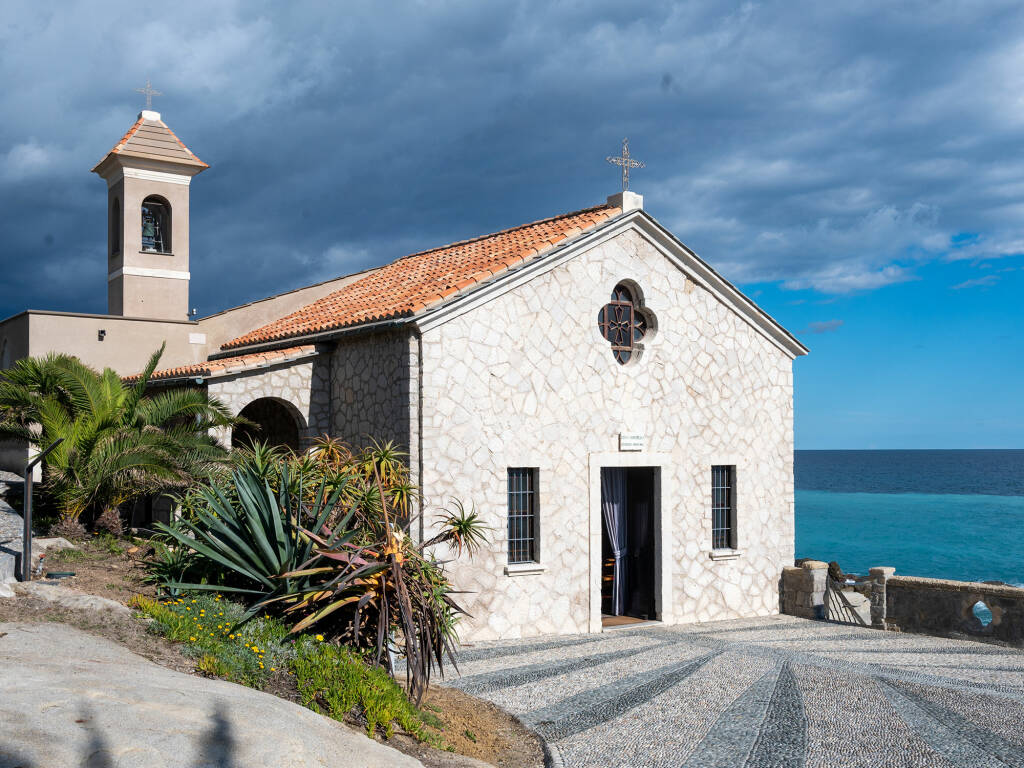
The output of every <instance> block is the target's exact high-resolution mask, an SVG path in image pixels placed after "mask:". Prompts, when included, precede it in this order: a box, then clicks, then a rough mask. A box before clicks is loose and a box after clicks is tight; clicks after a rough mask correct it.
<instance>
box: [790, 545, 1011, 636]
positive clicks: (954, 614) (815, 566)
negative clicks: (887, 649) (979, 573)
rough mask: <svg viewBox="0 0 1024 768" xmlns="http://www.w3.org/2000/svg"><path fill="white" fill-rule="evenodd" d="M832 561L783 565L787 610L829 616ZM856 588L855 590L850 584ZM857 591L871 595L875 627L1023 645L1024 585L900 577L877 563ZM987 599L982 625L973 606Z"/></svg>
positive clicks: (808, 614)
mask: <svg viewBox="0 0 1024 768" xmlns="http://www.w3.org/2000/svg"><path fill="white" fill-rule="evenodd" d="M827 576H828V565H827V564H825V563H823V562H821V561H818V560H808V561H806V562H804V563H803V564H802V565H801V566H799V567H787V568H783V570H782V580H781V594H780V605H781V609H782V613H786V614H789V615H791V616H801V617H803V618H806V619H818V620H823V619H825V618H826V595H825V591H826V588H827V584H828V579H827ZM851 589H854V588H853V587H851ZM856 591H858V592H860V593H862V594H867V595H868V596H869V598H870V600H871V626H873V627H875V628H876V629H889V630H894V631H897V632H921V633H924V634H932V635H942V636H952V637H970V638H974V639H978V640H989V641H995V642H1002V643H1006V644H1009V645H1015V646H1020V647H1024V589H1021V588H1019V587H1010V586H1005V585H999V584H982V583H979V582H971V581H948V580H945V579H924V578H915V577H911V576H896V575H895V569H894V568H872V569H871V570H870V572H869V577H868V580H867V581H866V582H863V583H861V584H858V585H857V587H856ZM979 602H981V603H984V604H985V605H986V606H987V607H988V609H989V610H990V611H991V612H992V620H991V621H990V622H989V623H988V624H982V622H981V620H980V619H979V618H978V617H977V616H976V615H975V614H974V606H975V604H977V603H979Z"/></svg>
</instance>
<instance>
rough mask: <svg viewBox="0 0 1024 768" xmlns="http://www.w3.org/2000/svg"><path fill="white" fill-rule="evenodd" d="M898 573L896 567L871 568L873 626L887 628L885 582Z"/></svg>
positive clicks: (869, 572)
mask: <svg viewBox="0 0 1024 768" xmlns="http://www.w3.org/2000/svg"><path fill="white" fill-rule="evenodd" d="M894 573H896V569H895V568H888V567H879V568H869V569H868V575H869V576H870V577H871V626H872V627H874V628H875V629H885V583H886V582H887V581H888V580H889V577H890V576H892V575H893V574H894Z"/></svg>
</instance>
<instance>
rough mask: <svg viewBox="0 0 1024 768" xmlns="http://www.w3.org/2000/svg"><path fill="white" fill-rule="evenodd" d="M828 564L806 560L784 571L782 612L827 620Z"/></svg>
mask: <svg viewBox="0 0 1024 768" xmlns="http://www.w3.org/2000/svg"><path fill="white" fill-rule="evenodd" d="M827 581H828V563H823V562H821V561H820V560H805V561H804V563H803V564H802V565H800V566H799V567H786V568H783V569H782V612H783V613H786V614H789V615H790V616H800V617H802V618H805V619H824V618H825V588H826V585H827Z"/></svg>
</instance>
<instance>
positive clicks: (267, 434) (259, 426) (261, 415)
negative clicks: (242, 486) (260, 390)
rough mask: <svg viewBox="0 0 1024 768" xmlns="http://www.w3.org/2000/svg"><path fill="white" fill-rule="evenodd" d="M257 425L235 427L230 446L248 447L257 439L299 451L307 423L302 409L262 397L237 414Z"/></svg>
mask: <svg viewBox="0 0 1024 768" xmlns="http://www.w3.org/2000/svg"><path fill="white" fill-rule="evenodd" d="M238 415H239V416H241V417H242V418H245V419H248V420H249V421H251V422H253V424H254V425H255V426H252V427H250V426H240V427H236V428H235V429H233V430H232V432H231V447H232V448H239V447H245V446H248V445H249V444H250V443H252V442H253V441H254V440H257V441H262V442H265V443H269V444H270V445H275V446H282V447H286V448H290V449H291V450H293V451H299V450H300V449H301V447H302V443H303V438H304V436H305V434H306V420H305V419H304V418H303V417H302V414H301V413H300V412H299V409H298V408H296V407H295V406H294V405H292V404H291V403H290V402H288V401H287V400H284V399H282V398H279V397H260V398H257V399H255V400H253V401H251V402H250V403H249V404H248V405H246V406H245V407H244V408H242V410H240V411H239V412H238Z"/></svg>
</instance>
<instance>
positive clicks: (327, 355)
mask: <svg viewBox="0 0 1024 768" xmlns="http://www.w3.org/2000/svg"><path fill="white" fill-rule="evenodd" d="M624 161H625V162H626V163H627V165H626V167H627V168H628V157H626V158H624ZM207 168H208V166H207V164H206V163H204V162H203V161H202V160H200V159H199V157H198V156H197V155H195V154H194V153H193V152H192V151H191V150H190V149H189V148H188V147H187V146H186V145H185V144H184V143H183V142H182V141H181V140H180V139H179V138H178V137H177V136H176V135H175V134H174V133H173V132H172V131H171V129H170V128H168V126H167V125H166V124H165V123H164V122H163V120H162V119H161V116H160V114H159V113H157V112H154V111H152V110H151V109H147V110H145V111H143V112H142V113H141V114H140V115H139V117H138V119H137V121H136V122H135V123H134V124H133V125H132V126H131V128H130V129H129V130H128V132H127V133H126V134H125V135H124V136H123V137H122V138H121V139H120V140H119V141H118V142H117V144H116V145H115V146H114V147H113V149H111V150H110V152H108V153H107V155H106V156H105V157H104V158H103V159H102V160H101V161H100V162H99V163H98V164H97V165H96V166H95V167H94V168H93V169H92V170H93V172H94V173H96V174H97V175H99V177H100V178H101V179H103V181H104V182H106V189H107V200H108V205H107V212H108V214H107V215H108V226H107V230H108V237H107V255H106V263H107V286H108V287H107V302H108V303H107V307H108V308H107V314H102V315H97V314H76V313H66V312H48V311H39V310H28V311H25V312H22V313H20V314H17V315H15V316H13V317H11V318H8V319H6V320H4V321H2V322H0V368H6V367H8V366H10V365H11V364H12V363H13V362H14V361H15V360H18V359H20V358H22V357H25V356H30V355H43V354H46V353H48V352H64V353H68V354H74V355H77V356H78V357H79V358H81V359H82V360H83V361H84V362H86V363H88V364H89V365H92V366H94V367H97V368H102V367H111V368H113V369H115V370H116V371H117V372H119V373H120V374H122V375H123V376H126V377H127V376H131V375H132V374H135V373H138V372H139V371H140V370H141V369H142V367H143V365H144V363H145V361H146V359H147V358H148V356H149V355H150V354H151V353H152V352H153V351H154V350H155V349H156V348H158V347H159V346H160V345H161V344H166V352H165V354H164V358H163V361H162V369H161V370H160V371H159V372H158V373H157V374H156V376H155V377H154V382H153V385H154V386H174V387H198V388H202V389H205V390H206V391H207V392H208V393H209V395H210V396H212V397H217V398H219V399H220V400H221V401H222V402H223V403H225V404H226V405H228V406H229V407H230V408H231V410H232V411H233V412H234V413H236V414H241V415H243V416H245V417H247V418H248V419H249V420H250V421H252V422H254V423H255V424H257V425H259V427H260V437H261V438H262V439H265V440H269V441H271V442H274V443H277V444H281V445H286V446H289V447H291V448H293V449H295V450H302V449H304V448H305V447H306V446H308V445H309V444H310V442H311V441H312V440H313V439H315V438H316V437H317V436H319V435H324V434H328V435H331V436H333V437H336V438H340V439H343V440H345V441H347V442H349V443H351V444H354V445H363V444H365V443H366V442H368V440H369V439H370V438H376V439H378V440H393V441H395V443H397V444H399V445H400V446H401V447H402V449H403V450H404V451H406V452H407V453H408V458H409V464H410V467H411V469H412V473H413V478H414V481H415V482H416V484H417V485H418V486H419V487H420V489H422V492H423V494H424V501H423V510H422V511H423V514H422V515H421V516H420V518H419V527H420V530H419V531H417V532H416V533H417V534H418V535H420V536H423V535H424V533H425V530H424V529H425V528H426V529H429V527H430V524H431V519H432V517H433V515H434V514H435V513H436V511H437V510H438V509H440V508H441V507H444V506H446V505H447V504H449V503H450V500H451V499H458V500H460V501H461V502H463V503H464V504H465V506H466V508H467V509H469V508H475V509H476V510H477V511H478V512H479V513H481V516H482V517H483V519H484V521H485V522H486V523H487V525H488V526H490V537H489V544H488V545H487V546H486V547H485V548H484V551H481V552H480V553H479V554H477V555H476V556H475V557H474V558H473V559H472V560H470V559H466V558H460V559H459V560H458V561H457V562H454V563H453V564H452V566H451V568H452V578H453V580H454V582H455V583H456V585H457V586H458V587H459V589H462V590H466V593H465V594H463V595H462V596H461V599H460V603H461V604H463V606H464V607H465V608H466V609H467V610H468V612H469V613H470V614H471V617H469V618H467V619H466V620H465V622H464V623H463V624H462V625H461V633H460V634H461V635H462V638H463V639H464V640H491V639H497V638H514V637H523V636H528V635H542V634H566V633H579V632H599V631H602V629H603V628H606V627H609V626H616V625H623V624H628V623H631V622H643V621H651V622H661V623H664V624H673V623H681V622H695V621H710V620H716V619H728V618H737V617H750V616H763V615H768V614H772V613H778V610H779V604H778V601H779V595H778V592H779V588H778V585H779V579H780V575H781V571H782V568H783V566H785V565H791V564H792V561H793V549H794V538H793V537H794V529H793V503H794V491H793V374H792V365H793V361H794V359H795V358H796V357H798V356H801V355H804V354H807V349H806V348H805V347H804V346H803V345H802V344H801V343H800V342H799V341H797V340H796V339H795V338H794V337H793V336H792V335H791V334H790V333H788V332H787V331H786V330H785V329H784V328H783V327H782V326H781V325H779V324H778V323H777V322H776V321H775V320H773V319H772V318H771V317H770V316H769V315H768V314H767V313H765V312H764V311H763V310H761V309H760V308H759V307H758V306H757V305H756V304H754V303H753V302H752V301H751V300H750V299H749V298H747V297H746V296H744V295H743V294H742V293H741V292H740V291H739V290H737V288H736V287H735V286H733V285H732V284H730V283H729V282H728V281H727V280H726V279H725V278H723V277H722V276H721V275H719V274H718V273H717V272H716V271H715V270H714V269H712V268H711V267H710V266H708V264H706V263H705V262H704V261H702V260H701V259H700V258H699V257H698V256H697V255H696V254H694V253H693V252H692V251H691V250H690V249H688V248H687V247H686V246H685V245H683V243H682V242H680V241H679V240H678V239H677V238H676V237H675V235H673V234H672V233H671V232H669V231H668V230H667V229H665V228H664V227H663V226H662V225H661V224H659V223H658V222H657V221H656V220H655V219H654V218H653V217H651V216H650V215H649V214H648V213H646V212H645V211H644V208H643V198H642V197H641V196H640V195H638V194H635V193H633V192H630V191H622V192H620V193H617V194H615V195H612V196H611V197H609V198H608V199H607V200H606V202H604V203H602V204H599V205H595V206H592V207H588V208H584V209H582V210H576V211H573V212H571V213H563V214H559V215H554V216H551V217H549V218H545V219H541V220H539V221H534V222H532V223H528V224H522V225H519V226H512V227H511V228H509V229H505V230H502V231H500V232H495V233H493V234H488V235H483V236H480V237H476V238H473V239H470V240H464V241H461V242H456V243H452V244H450V245H444V246H441V247H438V248H434V249H431V250H427V251H422V252H420V253H414V254H411V255H408V256H404V257H402V258H398V259H397V260H394V261H391V262H390V263H388V264H386V265H384V266H382V267H379V268H375V269H370V270H367V271H364V272H361V273H357V274H353V275H348V276H344V277H338V278H336V279H333V280H329V281H327V282H322V283H318V284H316V285H310V286H307V287H305V288H300V289H298V290H294V291H289V292H287V293H282V294H279V295H275V296H271V297H268V298H265V299H261V300H257V301H253V302H251V303H249V304H246V305H243V306H240V307H235V308H233V309H229V310H225V311H223V312H219V313H217V314H214V315H211V316H209V317H205V318H195V317H193V316H192V315H191V314H190V309H189V278H190V273H189V189H190V185H191V183H192V180H193V179H194V178H195V177H197V176H198V175H199V174H200V173H202V172H203V171H205V170H207ZM623 186H624V187H625V186H626V185H625V184H624V185H623ZM220 438H221V439H222V440H223V441H224V443H225V444H227V445H230V444H231V442H232V441H233V440H234V441H236V442H237V441H238V440H240V439H241V438H242V435H231V434H224V435H220ZM26 455H27V451H26V449H25V447H24V446H18V445H10V444H8V445H6V446H0V468H10V469H13V470H16V471H18V470H20V469H21V467H22V466H23V465H24V461H25V457H26Z"/></svg>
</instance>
